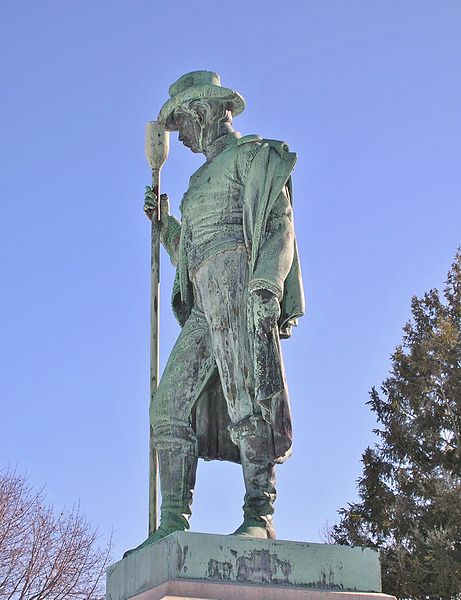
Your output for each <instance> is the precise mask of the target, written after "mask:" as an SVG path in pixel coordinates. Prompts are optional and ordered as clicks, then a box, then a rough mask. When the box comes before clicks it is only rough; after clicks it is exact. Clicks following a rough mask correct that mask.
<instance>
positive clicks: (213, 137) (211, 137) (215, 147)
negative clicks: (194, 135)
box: [203, 123, 238, 162]
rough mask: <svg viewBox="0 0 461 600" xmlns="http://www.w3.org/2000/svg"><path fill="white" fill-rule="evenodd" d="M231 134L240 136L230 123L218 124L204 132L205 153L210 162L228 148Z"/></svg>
mask: <svg viewBox="0 0 461 600" xmlns="http://www.w3.org/2000/svg"><path fill="white" fill-rule="evenodd" d="M229 133H235V134H236V135H238V134H237V132H236V131H235V130H234V129H233V128H232V126H231V125H230V124H229V123H217V124H216V125H215V126H214V127H213V128H212V129H210V130H209V131H206V132H204V140H203V147H204V149H203V153H204V154H205V156H206V159H207V161H208V162H209V161H210V160H212V159H213V158H214V157H215V156H216V155H217V154H219V153H220V152H221V151H222V150H224V148H225V147H226V146H227V144H228V141H229V136H228V134H229Z"/></svg>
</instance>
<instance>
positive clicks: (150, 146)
mask: <svg viewBox="0 0 461 600" xmlns="http://www.w3.org/2000/svg"><path fill="white" fill-rule="evenodd" d="M169 141H170V138H169V132H168V131H165V129H164V128H163V127H162V126H161V125H160V124H159V123H158V122H157V121H150V122H149V123H147V124H146V146H145V150H146V158H147V160H148V162H149V164H150V166H151V169H152V189H153V191H154V193H155V194H156V196H157V211H156V214H153V215H152V219H151V305H150V402H151V405H152V401H153V398H154V394H155V390H156V389H157V385H158V378H159V327H160V171H161V169H162V166H163V164H164V163H165V161H166V159H167V157H168V150H169ZM157 523H158V458H157V451H156V449H155V448H154V440H153V430H152V417H151V419H150V434H149V535H150V534H151V533H154V531H156V530H157Z"/></svg>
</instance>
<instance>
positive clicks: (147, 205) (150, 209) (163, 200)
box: [144, 185, 170, 221]
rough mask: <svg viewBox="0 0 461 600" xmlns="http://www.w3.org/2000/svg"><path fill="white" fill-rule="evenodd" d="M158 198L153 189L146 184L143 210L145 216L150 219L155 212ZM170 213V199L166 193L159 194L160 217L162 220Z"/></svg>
mask: <svg viewBox="0 0 461 600" xmlns="http://www.w3.org/2000/svg"><path fill="white" fill-rule="evenodd" d="M157 208H158V198H157V194H156V193H155V192H154V190H153V189H152V188H151V187H150V186H149V185H146V193H145V195H144V212H145V213H146V215H147V218H148V219H150V220H152V217H153V216H154V215H156V214H157ZM169 214H170V200H169V198H168V194H160V219H161V221H163V220H164V219H166V218H167V217H168V215H169Z"/></svg>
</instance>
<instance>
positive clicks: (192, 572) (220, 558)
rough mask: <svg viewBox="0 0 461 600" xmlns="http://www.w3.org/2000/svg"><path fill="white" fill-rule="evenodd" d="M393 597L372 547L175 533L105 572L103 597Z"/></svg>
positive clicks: (307, 599) (149, 599)
mask: <svg viewBox="0 0 461 600" xmlns="http://www.w3.org/2000/svg"><path fill="white" fill-rule="evenodd" d="M128 598H129V599H131V600H162V599H163V600H176V599H179V598H188V599H189V600H205V599H207V600H247V599H248V600H250V599H251V600H279V599H283V600H301V599H302V600H372V599H373V600H378V599H382V600H384V599H387V600H392V597H391V596H386V595H384V594H381V570H380V564H379V556H378V553H377V552H376V551H375V550H372V549H370V548H349V547H346V546H336V545H332V544H309V543H304V542H286V541H282V540H259V539H254V538H240V537H238V536H223V535H210V534H204V533H190V532H187V533H186V532H176V533H173V534H171V535H169V536H167V537H166V538H164V539H163V540H160V541H159V542H156V543H155V544H152V545H150V546H147V547H145V548H142V549H141V550H138V551H136V552H133V553H132V554H130V555H129V556H127V557H126V558H124V559H122V560H121V561H119V562H118V563H115V564H114V565H112V566H111V567H109V569H108V571H107V593H106V600H128Z"/></svg>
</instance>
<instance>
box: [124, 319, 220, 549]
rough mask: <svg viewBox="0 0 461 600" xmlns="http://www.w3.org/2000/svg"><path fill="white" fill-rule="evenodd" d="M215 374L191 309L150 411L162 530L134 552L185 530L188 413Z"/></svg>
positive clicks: (190, 465) (193, 449)
mask: <svg viewBox="0 0 461 600" xmlns="http://www.w3.org/2000/svg"><path fill="white" fill-rule="evenodd" d="M215 370H216V364H215V361H214V358H213V356H212V352H211V342H210V334H209V329H208V325H207V322H206V320H205V318H204V316H203V313H202V312H201V311H200V310H198V309H197V308H194V310H193V311H192V314H191V316H190V317H189V319H188V320H187V322H186V323H185V325H184V327H183V329H182V331H181V333H180V335H179V337H178V339H177V341H176V343H175V345H174V347H173V350H172V351H171V354H170V357H169V359H168V362H167V365H166V367H165V370H164V372H163V375H162V378H161V380H160V383H159V387H158V389H157V391H156V393H155V396H154V398H153V402H152V406H151V421H152V425H153V434H154V446H155V448H156V449H157V452H158V459H159V471H160V489H161V495H162V504H161V509H160V526H159V528H158V529H157V530H156V531H155V532H154V533H153V534H151V535H150V536H149V537H148V538H147V540H145V541H144V542H143V543H142V544H141V545H140V546H138V547H137V548H136V550H137V549H139V548H141V547H143V546H146V545H148V544H151V543H153V542H156V541H158V540H160V539H162V538H163V537H165V536H167V535H169V534H170V533H172V532H174V531H186V530H188V529H189V518H190V515H191V504H192V495H193V491H194V486H195V476H196V470H197V440H196V438H195V433H194V430H193V429H192V427H191V412H192V409H193V407H194V404H195V402H196V401H197V399H198V397H199V395H200V393H201V392H202V391H203V388H204V387H205V385H206V383H207V381H208V380H209V379H210V377H211V376H212V375H213V373H214V372H215ZM130 552H131V551H130Z"/></svg>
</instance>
